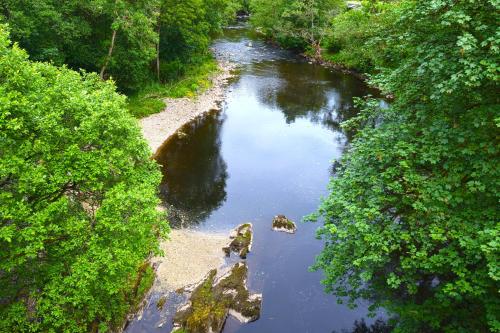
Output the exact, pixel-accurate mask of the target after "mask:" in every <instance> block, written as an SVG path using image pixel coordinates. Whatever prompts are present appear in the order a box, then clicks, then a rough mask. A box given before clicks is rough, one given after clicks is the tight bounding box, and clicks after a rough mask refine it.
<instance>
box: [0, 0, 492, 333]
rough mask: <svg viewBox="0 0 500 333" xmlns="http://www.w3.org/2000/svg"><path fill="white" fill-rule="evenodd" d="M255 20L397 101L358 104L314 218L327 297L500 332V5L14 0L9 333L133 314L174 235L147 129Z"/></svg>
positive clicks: (200, 81) (2, 169) (6, 174)
mask: <svg viewBox="0 0 500 333" xmlns="http://www.w3.org/2000/svg"><path fill="white" fill-rule="evenodd" d="M237 12H246V13H250V23H251V25H252V27H253V29H255V31H257V32H258V33H259V34H260V35H262V36H263V38H265V39H267V40H269V41H272V42H274V43H277V44H279V45H281V46H282V47H284V48H289V49H293V50H296V51H297V52H300V53H303V54H304V55H305V56H307V57H308V58H309V59H310V60H311V61H316V62H319V63H322V64H324V65H325V66H334V67H336V68H341V69H342V70H347V71H352V72H356V73H362V74H363V76H364V77H365V78H366V80H367V81H368V82H369V83H370V84H371V85H372V86H374V87H377V88H378V89H379V90H380V91H381V92H382V93H383V95H384V96H390V97H391V98H390V99H391V100H390V105H389V106H388V107H381V106H380V103H379V102H378V100H377V99H375V98H373V97H372V96H366V97H365V98H363V99H357V100H356V103H357V108H358V109H359V113H358V115H357V116H356V117H355V118H353V119H350V120H349V121H347V122H345V123H343V125H342V126H343V127H344V129H345V130H349V131H353V132H355V133H356V134H355V136H354V139H353V140H352V142H351V143H350V146H349V148H348V151H347V153H346V154H344V156H343V157H342V160H341V161H340V162H339V166H338V167H337V168H336V170H335V174H334V175H333V176H332V178H331V182H330V184H329V195H328V196H327V197H326V198H325V199H324V200H323V201H322V204H321V206H320V207H319V209H318V211H317V212H316V213H313V214H311V215H310V216H309V217H308V219H310V220H313V221H314V220H316V221H318V222H317V223H321V227H320V228H319V231H318V237H320V238H321V239H322V240H323V241H324V243H325V247H324V249H323V251H322V252H321V253H319V254H318V257H317V260H316V263H315V264H314V265H313V269H315V270H320V271H322V272H323V273H324V276H325V278H324V280H323V283H324V285H325V288H326V292H329V293H332V294H334V295H335V296H338V297H340V299H343V300H345V301H346V302H347V303H348V304H350V305H354V303H355V301H356V300H358V299H368V300H370V301H371V302H372V304H373V305H372V309H373V310H375V309H377V308H380V307H382V308H384V309H386V310H387V311H388V313H389V314H390V316H391V317H392V322H391V325H393V327H394V331H395V332H488V331H491V332H500V297H499V288H500V270H499V266H498V262H499V261H500V223H499V217H500V216H499V213H498V211H499V210H498V202H499V197H500V186H499V185H500V169H499V168H498V164H499V163H498V161H499V141H498V134H499V131H498V129H499V127H500V104H499V97H498V80H499V75H498V74H499V73H498V72H499V68H500V65H499V58H500V46H499V43H500V37H499V36H500V30H499V27H498V22H499V21H500V20H499V18H500V14H499V13H500V3H499V2H498V1H497V0H386V1H383V0H366V1H361V2H355V1H347V2H346V1H343V0H250V1H248V2H247V1H238V0H182V1H181V0H134V1H132V0H85V1H75V0H73V1H63V0H0V23H1V24H0V244H1V246H0V259H1V261H0V331H1V332H106V331H109V330H115V329H118V328H119V327H121V325H122V324H123V321H124V318H125V316H126V315H127V313H129V312H130V311H133V310H134V307H135V306H136V305H137V303H138V302H139V301H140V299H141V298H142V297H143V296H144V292H145V290H147V288H148V287H149V286H150V285H151V283H152V280H153V278H154V273H153V271H152V269H151V266H150V265H149V261H148V260H149V259H150V258H151V257H152V256H153V255H156V254H160V251H159V246H158V244H159V242H160V239H161V238H163V237H165V236H166V235H167V234H168V231H169V226H168V223H167V221H165V219H164V217H162V214H160V213H159V212H158V211H157V209H156V206H157V205H158V203H159V199H158V196H157V193H158V186H159V183H160V179H161V174H160V172H159V167H158V165H157V164H156V163H155V162H154V161H153V160H151V159H150V155H151V152H150V151H149V149H148V147H147V144H146V142H145V140H144V139H143V138H142V136H141V133H140V129H139V127H138V125H137V122H136V120H135V118H136V117H141V116H145V115H148V114H150V113H154V112H158V111H159V110H161V109H162V108H163V107H164V105H163V102H162V101H161V98H162V97H166V96H173V97H181V96H189V95H192V94H194V93H196V92H197V91H199V90H200V89H202V88H203V86H204V85H206V84H207V81H206V77H207V75H208V74H209V73H210V72H213V71H215V70H216V67H217V65H216V62H215V61H214V59H213V57H212V55H211V53H210V50H209V47H210V43H211V40H212V38H213V37H214V36H216V34H217V33H219V32H220V31H221V29H222V28H223V27H224V26H225V25H227V24H228V23H230V22H231V21H232V20H234V19H235V17H236V13H237ZM325 185H326V184H325ZM311 264H313V263H311Z"/></svg>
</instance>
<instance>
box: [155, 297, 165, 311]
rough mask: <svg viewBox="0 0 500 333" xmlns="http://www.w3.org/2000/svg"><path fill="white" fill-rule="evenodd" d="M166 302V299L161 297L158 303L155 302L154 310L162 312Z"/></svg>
mask: <svg viewBox="0 0 500 333" xmlns="http://www.w3.org/2000/svg"><path fill="white" fill-rule="evenodd" d="M166 302H167V298H166V297H165V296H161V297H160V298H159V299H158V302H156V308H157V309H158V310H162V309H163V307H164V306H165V303H166Z"/></svg>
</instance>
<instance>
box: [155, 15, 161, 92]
mask: <svg viewBox="0 0 500 333" xmlns="http://www.w3.org/2000/svg"><path fill="white" fill-rule="evenodd" d="M157 32H158V44H156V77H157V79H158V82H160V19H158V30H157Z"/></svg>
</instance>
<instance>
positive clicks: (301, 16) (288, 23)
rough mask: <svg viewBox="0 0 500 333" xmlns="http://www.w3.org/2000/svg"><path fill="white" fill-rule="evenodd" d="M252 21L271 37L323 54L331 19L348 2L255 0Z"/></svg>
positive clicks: (252, 4) (252, 7) (252, 2)
mask: <svg viewBox="0 0 500 333" xmlns="http://www.w3.org/2000/svg"><path fill="white" fill-rule="evenodd" d="M250 5H251V10H252V22H253V24H254V25H255V26H256V27H257V29H259V30H261V31H262V32H264V33H265V34H266V35H268V37H272V38H276V39H277V40H278V41H279V42H281V43H282V44H284V45H286V46H292V47H301V48H310V49H312V51H313V53H314V55H315V56H316V57H320V56H321V43H322V42H323V39H324V38H325V37H326V36H327V35H328V34H329V32H330V21H331V20H332V18H333V17H334V16H335V15H337V14H338V13H339V12H340V11H341V9H342V8H343V7H344V6H345V2H344V1H343V0H279V1H276V0H253V1H251V3H250Z"/></svg>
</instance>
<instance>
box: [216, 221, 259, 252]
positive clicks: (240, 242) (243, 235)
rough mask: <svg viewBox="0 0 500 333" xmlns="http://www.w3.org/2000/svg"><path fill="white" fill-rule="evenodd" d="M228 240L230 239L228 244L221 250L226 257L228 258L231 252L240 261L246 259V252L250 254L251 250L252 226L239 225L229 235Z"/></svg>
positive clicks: (249, 224) (246, 224)
mask: <svg viewBox="0 0 500 333" xmlns="http://www.w3.org/2000/svg"><path fill="white" fill-rule="evenodd" d="M229 238H230V239H231V241H230V243H229V244H228V245H227V246H225V247H223V248H222V250H223V251H224V252H225V253H226V256H228V257H229V256H230V255H231V252H236V253H238V255H239V256H240V258H241V259H246V257H247V254H248V252H250V250H251V248H252V240H253V229H252V224H251V223H244V224H240V225H239V226H237V227H236V228H235V229H234V230H233V231H232V232H231V233H230V235H229Z"/></svg>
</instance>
